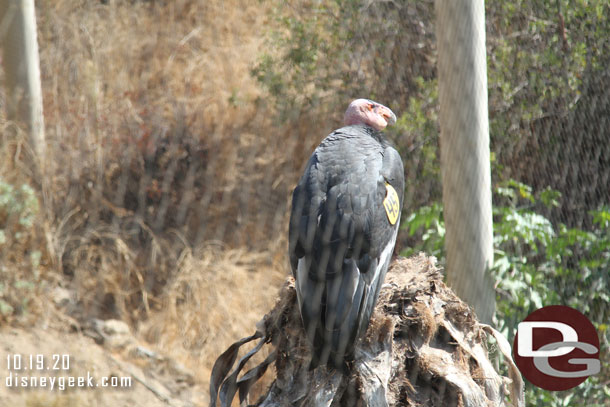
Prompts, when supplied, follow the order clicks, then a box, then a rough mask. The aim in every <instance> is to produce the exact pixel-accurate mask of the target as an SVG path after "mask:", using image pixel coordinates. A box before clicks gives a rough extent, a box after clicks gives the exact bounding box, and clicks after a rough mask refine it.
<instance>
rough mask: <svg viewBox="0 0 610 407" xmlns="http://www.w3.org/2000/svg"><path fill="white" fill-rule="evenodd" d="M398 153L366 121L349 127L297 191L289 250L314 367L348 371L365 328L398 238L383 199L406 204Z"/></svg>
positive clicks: (321, 152)
mask: <svg viewBox="0 0 610 407" xmlns="http://www.w3.org/2000/svg"><path fill="white" fill-rule="evenodd" d="M403 171H404V170H403V165H402V160H401V158H400V155H399V154H398V152H397V151H396V150H395V149H394V148H393V147H391V146H390V145H389V144H388V143H387V141H386V140H385V139H384V138H383V136H382V135H381V133H379V132H377V131H376V130H374V129H372V128H371V127H368V126H365V125H353V126H347V127H343V128H341V129H338V130H336V131H334V132H333V133H331V134H330V135H329V136H328V137H326V138H325V139H324V140H323V141H322V143H321V144H320V145H319V146H318V147H317V148H316V150H315V151H314V153H313V154H312V156H311V158H310V159H309V161H308V163H307V166H306V169H305V172H304V174H303V176H302V177H301V179H300V181H299V183H298V185H297V187H296V188H295V190H294V192H293V196H292V212H291V217H290V232H289V254H290V263H291V267H292V272H293V275H294V277H295V280H296V287H297V297H298V301H299V306H300V310H301V316H302V319H303V324H304V327H305V331H306V334H307V337H308V339H309V341H310V343H311V344H312V346H313V359H312V362H311V368H315V367H316V366H318V365H324V364H328V365H330V366H333V367H336V368H339V369H344V368H345V362H346V361H348V360H349V359H350V358H351V357H352V356H353V355H352V352H353V349H354V344H355V341H356V340H357V339H358V338H359V337H360V336H361V335H362V334H363V333H364V332H365V331H366V329H367V327H368V323H369V319H370V317H371V314H372V311H373V308H374V305H375V302H376V300H377V296H378V295H379V289H380V288H381V285H382V284H383V280H384V278H385V274H386V271H387V268H388V265H389V263H390V258H391V256H392V252H393V249H394V244H395V242H396V234H397V231H398V226H399V224H400V215H398V219H397V220H395V223H394V224H392V223H391V221H390V218H389V216H388V214H387V212H386V210H385V208H384V205H383V201H384V199H385V198H386V195H387V194H388V187H387V184H389V185H391V186H392V187H393V188H394V190H395V191H396V193H397V195H398V200H399V208H398V210H399V211H400V210H401V209H402V203H403V192H404V172H403Z"/></svg>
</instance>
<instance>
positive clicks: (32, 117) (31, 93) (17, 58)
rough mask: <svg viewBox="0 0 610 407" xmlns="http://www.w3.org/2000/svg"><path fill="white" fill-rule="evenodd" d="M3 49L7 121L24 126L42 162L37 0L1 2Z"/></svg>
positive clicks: (0, 29) (7, 0)
mask: <svg viewBox="0 0 610 407" xmlns="http://www.w3.org/2000/svg"><path fill="white" fill-rule="evenodd" d="M0 45H1V46H2V64H3V66H4V72H5V78H6V90H7V92H6V94H7V118H8V119H9V120H14V121H16V122H19V123H22V124H25V126H27V131H28V133H29V142H30V144H31V147H32V149H33V150H34V151H35V152H36V154H37V155H38V157H39V158H42V156H43V153H44V150H45V137H44V119H43V115H42V90H41V86H40V63H39V57H38V40H37V38H36V13H35V10H34V0H0Z"/></svg>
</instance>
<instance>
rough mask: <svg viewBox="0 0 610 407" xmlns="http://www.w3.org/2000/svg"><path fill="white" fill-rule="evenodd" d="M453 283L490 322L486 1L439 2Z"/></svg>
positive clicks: (443, 144) (446, 214)
mask: <svg viewBox="0 0 610 407" xmlns="http://www.w3.org/2000/svg"><path fill="white" fill-rule="evenodd" d="M435 9H436V27H437V28H436V34H437V44H438V78H439V102H440V127H441V140H440V145H441V174H442V181H443V205H444V218H445V226H446V235H445V239H446V240H445V247H446V249H447V280H448V283H449V285H450V286H451V288H453V290H454V291H455V292H456V293H457V294H458V295H459V296H460V297H461V298H462V299H463V300H464V301H466V302H467V303H468V304H470V305H471V306H472V307H473V308H474V310H475V311H476V313H477V315H478V317H479V319H481V320H482V321H484V322H490V321H491V318H492V316H493V313H494V310H495V292H494V289H493V285H492V282H491V281H492V280H491V278H490V276H489V272H488V269H489V267H490V266H491V264H492V262H493V232H492V227H493V223H492V213H491V171H490V162H489V122H488V116H487V65H486V52H485V8H484V2H483V0H451V1H443V0H436V3H435Z"/></svg>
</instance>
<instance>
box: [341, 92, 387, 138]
mask: <svg viewBox="0 0 610 407" xmlns="http://www.w3.org/2000/svg"><path fill="white" fill-rule="evenodd" d="M343 122H344V124H345V125H346V126H350V125H353V124H365V125H367V126H371V127H372V128H374V129H376V130H383V129H385V128H386V126H387V125H388V124H394V123H396V115H394V113H393V112H392V111H391V110H390V109H388V108H387V107H385V106H384V105H382V104H380V103H377V102H373V101H372V100H369V99H356V100H354V101H353V102H352V103H350V104H349V106H348V108H347V110H346V111H345V116H344V117H343Z"/></svg>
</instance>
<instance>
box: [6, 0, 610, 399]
mask: <svg viewBox="0 0 610 407" xmlns="http://www.w3.org/2000/svg"><path fill="white" fill-rule="evenodd" d="M609 14H610V5H609V4H608V2H604V1H599V2H582V4H581V3H578V4H572V3H571V2H567V1H563V0H561V1H557V2H548V3H547V2H537V1H521V2H517V3H510V4H507V3H506V4H500V3H497V4H496V3H493V4H491V3H488V4H486V35H487V69H488V86H489V89H488V90H489V120H490V141H491V153H492V154H491V155H492V156H491V166H492V189H493V203H494V206H495V208H496V209H495V210H494V226H495V235H496V237H495V239H496V240H495V243H496V246H495V248H496V250H497V251H498V252H499V253H500V255H499V256H497V257H496V258H497V259H500V260H502V263H499V264H497V265H496V268H495V270H496V271H495V273H496V274H495V278H496V288H497V294H498V298H499V300H501V301H504V302H505V303H506V304H515V303H518V304H519V306H518V307H517V308H518V309H519V313H514V314H511V313H510V312H509V311H508V309H509V308H510V306H508V305H506V306H503V305H501V304H500V306H499V314H498V315H500V316H501V318H505V319H504V320H505V322H504V324H505V325H504V326H505V327H507V326H508V325H510V324H512V323H513V322H515V325H516V321H518V320H519V318H521V319H522V317H523V316H524V315H527V312H526V311H528V310H530V309H531V308H533V307H534V306H535V305H540V304H543V303H544V304H546V302H548V301H555V302H560V303H566V304H567V305H569V304H574V303H576V302H578V299H579V298H582V297H583V296H584V297H586V298H587V300H586V301H584V302H585V305H583V306H584V307H586V310H583V311H587V313H588V316H589V317H590V319H592V320H594V321H595V322H596V323H598V324H602V323H604V321H607V320H608V317H609V316H610V310H609V307H608V301H610V299H609V298H608V296H607V295H606V294H604V292H605V291H607V290H606V288H607V287H608V284H610V277H609V273H608V270H609V268H608V267H609V260H608V253H610V243H609V242H610V237H609V236H608V232H607V231H608V227H609V222H610V215H609V214H610V188H609V186H610V147H609V146H610V91H609V89H610V87H609V86H608V85H610V71H609V70H608V69H609V68H608V67H609V66H610V60H609V56H610V49H609V47H610V45H609V41H608V38H610V24H609V23H608V20H607V16H608V15H609ZM37 18H38V35H39V43H40V64H41V75H42V85H43V102H44V116H45V126H46V136H47V152H46V156H45V159H44V166H42V167H40V168H38V169H37V170H32V167H31V166H29V165H26V164H25V163H26V161H25V159H24V158H23V157H24V154H25V155H27V154H26V153H27V151H28V146H27V145H26V143H25V142H24V137H23V134H22V133H20V132H19V131H17V130H15V127H14V125H13V124H12V123H10V122H7V119H6V117H5V116H2V117H1V123H2V128H3V130H2V133H1V136H0V137H1V138H0V143H1V144H0V146H1V151H2V157H3V163H2V164H1V168H2V173H1V174H0V187H1V188H2V189H0V259H2V260H3V263H4V266H3V267H4V268H3V270H13V269H14V270H19V271H18V272H15V273H14V275H13V276H10V277H9V276H7V277H6V278H5V280H6V281H5V286H6V287H8V288H7V289H6V290H5V291H4V292H2V293H0V295H2V298H3V300H2V301H3V302H2V303H1V304H0V305H2V304H6V305H8V306H10V310H9V308H6V307H4V308H3V307H2V306H0V312H1V313H2V315H3V318H5V319H7V320H8V319H10V320H12V319H15V318H17V319H18V318H19V315H21V314H20V312H22V311H20V310H22V309H23V307H21V306H20V305H16V304H18V303H19V299H20V298H21V297H23V296H25V295H30V294H27V293H26V291H24V290H25V289H24V288H23V286H22V285H19V284H18V283H17V282H18V281H20V280H24V279H29V278H30V277H28V276H30V275H31V270H32V269H34V270H37V271H36V272H35V275H36V277H35V280H36V284H37V285H36V288H35V289H34V291H35V292H37V293H42V292H45V290H46V288H45V287H47V286H46V285H44V284H39V282H40V281H43V280H44V281H50V282H52V284H60V285H62V286H66V287H70V288H71V289H74V290H75V292H76V294H75V295H76V300H75V307H74V309H73V310H72V311H71V313H72V314H71V315H72V316H74V317H76V318H77V319H83V320H84V319H87V318H92V317H97V318H118V319H124V320H128V321H130V323H131V324H133V326H134V327H137V329H139V330H140V331H141V332H142V336H143V337H146V338H147V339H148V340H150V341H157V342H158V343H160V344H171V343H174V342H172V341H175V342H180V341H181V340H183V342H184V343H183V344H182V345H184V347H185V348H186V349H187V350H186V354H195V355H197V356H196V358H195V359H196V360H197V361H198V362H199V363H201V364H206V366H207V367H206V369H209V368H210V367H211V361H212V360H213V359H214V356H216V355H217V354H218V353H219V350H220V349H221V348H223V346H225V345H227V344H228V343H230V341H231V340H235V339H237V338H238V337H242V336H245V334H246V333H247V332H248V330H249V329H250V328H251V327H252V326H253V323H254V322H255V321H256V320H258V318H260V317H261V316H262V314H263V313H264V312H266V310H267V309H268V308H269V306H270V305H271V303H272V302H273V298H274V296H275V294H276V292H277V289H278V288H279V286H280V284H281V281H282V279H283V277H284V276H286V275H288V274H289V266H288V260H287V256H286V254H287V238H288V235H287V233H288V219H289V212H290V197H291V193H292V189H293V188H294V185H295V184H296V182H297V180H298V177H299V176H300V175H301V172H302V170H303V168H304V165H305V162H306V161H307V158H308V157H309V155H310V154H311V152H312V151H313V149H314V148H315V146H316V145H317V144H318V143H319V142H320V141H321V140H322V138H324V137H325V136H326V135H327V134H328V133H330V131H332V130H333V129H335V128H337V127H339V126H340V125H341V119H342V117H343V112H344V110H345V108H346V107H347V104H348V103H349V101H351V100H352V99H354V98H356V97H371V98H374V99H375V100H378V101H379V102H381V103H384V104H386V105H387V106H389V107H391V108H392V109H393V111H394V112H396V113H397V115H398V122H397V124H396V126H394V127H393V128H389V129H388V130H387V131H386V135H387V137H388V138H389V139H390V140H391V141H392V143H393V144H394V145H396V147H397V149H398V150H399V152H400V153H401V156H402V160H403V162H404V166H405V184H406V189H405V203H404V210H403V216H402V228H401V230H400V232H399V237H398V241H397V245H396V251H395V252H396V253H411V252H413V251H416V250H420V249H422V250H425V251H427V252H429V253H431V254H434V255H437V256H439V257H440V258H441V264H442V261H443V258H442V257H443V256H444V249H443V240H442V238H443V237H444V224H443V223H442V209H441V208H442V206H441V205H440V202H441V200H442V196H441V193H442V188H441V177H440V167H439V163H440V156H439V154H440V153H439V150H440V148H439V125H438V91H437V85H438V83H437V68H436V63H437V55H436V37H435V24H436V22H435V13H434V2H433V1H429V0H426V1H408V0H404V1H402V0H401V1H394V2H381V1H373V2H360V1H348V0H338V1H335V2H331V3H329V4H322V3H319V2H309V1H291V2H285V3H284V2H275V1H267V2H247V1H240V0H230V1H225V2H214V1H212V2H198V1H194V0H193V1H179V2H163V1H133V2H127V3H119V2H116V1H100V2H75V1H67V0H66V1H58V2H49V3H40V4H38V7H37ZM455 69H457V70H459V69H462V68H461V67H455ZM0 97H1V98H3V99H4V98H5V95H4V94H0ZM0 103H1V104H2V105H6V100H2V99H0ZM463 159H464V160H468V159H469V158H468V157H464V158H463ZM21 185H31V186H32V187H33V191H35V194H34V195H36V196H37V197H38V204H36V205H34V204H31V207H28V204H23V202H29V201H28V200H27V197H24V196H26V195H27V196H30V195H28V194H29V192H27V191H26V192H19V191H20V189H19V188H21ZM9 186H10V187H9ZM11 188H12V189H11ZM555 191H556V192H555ZM24 194H25V195H24ZM19 202H21V203H19ZM32 205H34V206H36V207H37V208H38V209H36V210H35V209H32V208H34V206H32ZM28 208H30V209H28ZM30 212H31V213H32V214H34V215H32V216H35V219H36V221H31V222H27V221H24V219H27V217H28V216H29V213H30ZM519 222H521V223H519ZM25 236H27V237H25ZM32 253H38V254H35V255H34V257H32ZM36 259H38V260H36ZM227 270H231V271H227ZM36 273H38V274H36ZM223 273H226V275H225V276H223ZM525 275H528V276H530V277H528V278H531V276H539V278H540V279H542V280H544V281H545V282H544V284H543V283H531V284H529V288H528V284H526V283H524V282H521V283H520V284H519V285H518V287H517V286H515V285H510V286H509V285H508V282H514V281H521V280H524V279H525V277H523V278H522V277H520V276H525ZM229 277H231V278H229ZM3 278H4V277H3ZM254 281H256V282H254ZM536 281H537V280H536ZM505 283H506V284H505ZM532 284H534V285H532ZM535 284H538V285H535ZM515 287H516V288H515ZM254 288H256V291H253V289H254ZM543 289H544V290H548V291H549V292H550V291H555V294H550V293H547V292H546V291H545V294H537V295H538V298H539V300H538V302H536V300H535V299H533V300H532V302H528V303H526V304H524V303H523V302H522V301H521V300H519V296H518V295H517V294H519V292H520V293H522V294H523V293H527V295H529V296H530V297H531V298H534V297H535V296H533V297H532V294H531V292H532V291H534V292H537V291H540V290H543ZM238 297H241V298H238ZM246 297H251V298H246ZM210 298H213V299H214V301H216V302H214V301H211V300H209V299H210ZM520 301H521V302H520ZM36 304H38V305H36ZM20 307H21V308H20ZM42 307H43V306H42V305H41V304H40V303H37V302H36V300H33V301H32V302H31V305H30V310H31V314H36V313H39V312H41V311H40V309H41V308H42ZM202 307H203V308H204V309H202ZM239 307H245V308H249V310H248V312H244V311H243V309H240V308H239ZM3 309H4V311H3ZM36 310H38V311H36ZM199 313H201V314H203V316H201V314H199ZM245 314H248V316H247V317H244V316H243V315H245ZM198 315H199V317H200V318H201V320H200V321H197V322H194V319H196V318H198ZM170 321H171V322H172V324H170ZM176 321H178V322H176ZM225 321H231V323H232V324H233V326H232V327H228V326H227V325H228V324H227V323H226V322H225ZM506 321H508V322H506ZM160 324H168V326H169V325H171V330H172V331H171V332H169V331H170V328H167V329H164V328H160V327H159V325H160ZM499 324H500V325H501V324H502V322H500V323H499ZM506 329H507V331H506V332H508V333H509V334H512V331H511V329H514V328H506ZM219 332H224V333H219ZM602 336H603V337H604V338H605V339H604V340H605V342H604V340H602V342H603V343H604V346H606V347H607V346H608V344H607V341H608V331H604V333H603V334H602ZM170 337H171V339H168V338H170ZM184 338H188V339H184ZM223 341H224V342H223ZM219 342H222V344H220V343H219ZM606 349H607V348H606ZM606 355H607V353H606ZM204 376H205V377H206V378H203V377H204ZM207 377H208V376H207V371H206V373H202V380H207ZM600 380H602V379H600ZM606 380H607V377H606ZM596 383H598V382H596ZM583 397H585V396H583ZM591 397H595V396H591ZM583 400H585V398H583ZM595 400H597V399H595ZM600 403H601V401H600ZM600 405H601V404H600Z"/></svg>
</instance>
